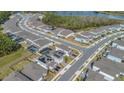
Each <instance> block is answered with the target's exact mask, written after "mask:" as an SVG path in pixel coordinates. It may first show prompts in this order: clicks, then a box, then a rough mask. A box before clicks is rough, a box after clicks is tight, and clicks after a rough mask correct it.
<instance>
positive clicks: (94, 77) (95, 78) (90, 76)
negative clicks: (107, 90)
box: [87, 70, 105, 81]
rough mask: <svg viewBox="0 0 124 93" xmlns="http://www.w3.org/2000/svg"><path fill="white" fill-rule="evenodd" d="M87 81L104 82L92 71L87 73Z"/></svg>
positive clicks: (99, 75)
mask: <svg viewBox="0 0 124 93" xmlns="http://www.w3.org/2000/svg"><path fill="white" fill-rule="evenodd" d="M87 81H105V79H104V76H103V75H101V74H99V73H98V72H94V71H92V70H89V71H88V77H87Z"/></svg>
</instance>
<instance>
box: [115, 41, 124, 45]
mask: <svg viewBox="0 0 124 93" xmlns="http://www.w3.org/2000/svg"><path fill="white" fill-rule="evenodd" d="M114 43H117V44H119V45H121V46H123V47H124V41H123V40H116V41H114Z"/></svg>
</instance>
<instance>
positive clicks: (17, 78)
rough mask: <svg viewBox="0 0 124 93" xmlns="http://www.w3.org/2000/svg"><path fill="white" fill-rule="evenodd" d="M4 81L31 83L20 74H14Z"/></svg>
mask: <svg viewBox="0 0 124 93" xmlns="http://www.w3.org/2000/svg"><path fill="white" fill-rule="evenodd" d="M3 81H31V79H29V78H28V77H25V76H24V75H22V74H21V73H19V72H12V73H11V74H10V75H9V76H7V77H6V78H5V79H3Z"/></svg>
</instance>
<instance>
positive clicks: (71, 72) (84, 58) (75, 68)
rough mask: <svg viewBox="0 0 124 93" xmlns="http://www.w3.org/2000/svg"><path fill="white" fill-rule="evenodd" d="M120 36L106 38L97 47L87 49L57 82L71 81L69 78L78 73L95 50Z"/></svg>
mask: <svg viewBox="0 0 124 93" xmlns="http://www.w3.org/2000/svg"><path fill="white" fill-rule="evenodd" d="M119 35H121V34H117V35H114V36H112V37H110V38H106V39H104V40H102V41H101V42H99V43H98V44H97V45H95V46H93V47H91V48H89V49H88V50H87V52H86V53H85V54H84V55H83V56H81V58H80V59H79V60H78V61H77V62H75V63H74V64H73V65H72V66H71V67H70V69H68V71H66V72H65V73H64V74H63V75H62V76H61V77H60V78H59V79H58V81H69V80H70V79H71V77H72V76H73V75H74V74H75V72H76V71H78V70H79V69H80V68H81V67H82V65H83V64H84V62H85V61H87V59H88V58H89V57H90V56H91V55H92V54H93V53H94V52H95V51H97V49H99V48H100V47H102V45H104V44H105V43H106V42H107V41H109V40H113V39H114V38H115V37H116V36H119Z"/></svg>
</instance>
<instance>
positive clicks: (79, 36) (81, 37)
mask: <svg viewBox="0 0 124 93" xmlns="http://www.w3.org/2000/svg"><path fill="white" fill-rule="evenodd" d="M75 38H80V39H83V40H88V41H89V39H88V38H87V37H84V36H81V35H77V36H76V37H75Z"/></svg>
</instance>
